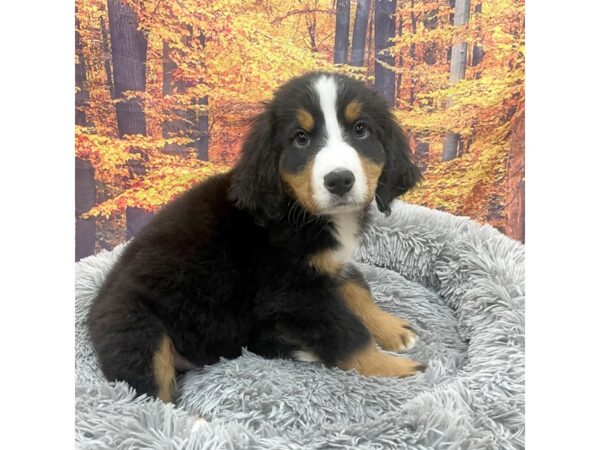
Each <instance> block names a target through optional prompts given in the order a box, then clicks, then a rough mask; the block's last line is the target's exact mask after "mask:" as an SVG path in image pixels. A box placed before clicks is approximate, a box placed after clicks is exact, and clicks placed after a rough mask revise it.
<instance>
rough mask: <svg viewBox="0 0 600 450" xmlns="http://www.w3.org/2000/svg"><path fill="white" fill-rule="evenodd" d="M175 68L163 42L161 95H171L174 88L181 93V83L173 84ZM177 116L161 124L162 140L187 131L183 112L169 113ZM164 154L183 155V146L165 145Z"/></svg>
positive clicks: (166, 45)
mask: <svg viewBox="0 0 600 450" xmlns="http://www.w3.org/2000/svg"><path fill="white" fill-rule="evenodd" d="M176 68H177V66H176V64H175V63H174V62H173V59H172V58H171V56H170V49H169V44H168V43H167V42H163V95H165V96H166V95H173V88H176V89H177V91H178V93H182V90H183V89H182V88H183V86H182V83H173V71H174V70H175V69H176ZM171 112H172V113H174V114H176V115H177V116H178V118H177V119H169V120H165V121H164V122H163V124H162V137H163V138H164V139H167V138H172V137H177V136H182V135H184V134H185V133H186V131H189V126H187V124H186V121H185V114H186V112H185V111H182V110H178V109H175V110H174V111H171ZM163 150H164V152H165V153H169V154H171V155H182V154H184V153H185V146H183V145H179V144H174V143H171V144H165V146H164V148H163Z"/></svg>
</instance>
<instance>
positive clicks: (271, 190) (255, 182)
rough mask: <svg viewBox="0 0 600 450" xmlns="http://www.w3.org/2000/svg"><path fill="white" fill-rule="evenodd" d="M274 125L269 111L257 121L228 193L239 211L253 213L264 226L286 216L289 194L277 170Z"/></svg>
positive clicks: (235, 169)
mask: <svg viewBox="0 0 600 450" xmlns="http://www.w3.org/2000/svg"><path fill="white" fill-rule="evenodd" d="M273 122H274V120H273V119H272V114H271V112H270V111H268V110H266V111H264V112H263V113H261V114H260V115H258V116H257V117H255V118H254V119H253V121H252V124H251V128H250V132H249V133H248V135H247V137H246V141H245V142H244V145H243V147H242V155H241V157H240V159H239V161H238V163H237V164H236V166H235V167H234V169H233V172H232V178H231V186H230V187H229V192H228V197H229V199H230V200H231V201H233V202H234V203H235V205H236V206H237V207H238V208H240V209H243V210H245V211H247V212H249V213H250V214H252V215H253V216H254V217H255V219H256V222H257V223H258V224H260V225H263V226H264V225H266V224H267V223H269V222H273V221H277V220H279V219H280V218H281V217H282V216H283V213H284V211H283V210H284V208H283V205H284V201H285V195H284V192H283V188H282V186H281V179H280V177H279V173H278V171H277V153H276V149H275V148H274V147H275V146H274V144H273V133H274V129H273V128H274V126H273Z"/></svg>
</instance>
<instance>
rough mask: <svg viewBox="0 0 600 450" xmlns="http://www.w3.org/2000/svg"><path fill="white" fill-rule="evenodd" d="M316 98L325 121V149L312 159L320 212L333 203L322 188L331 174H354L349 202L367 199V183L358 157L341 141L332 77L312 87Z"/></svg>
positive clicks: (321, 80) (332, 197)
mask: <svg viewBox="0 0 600 450" xmlns="http://www.w3.org/2000/svg"><path fill="white" fill-rule="evenodd" d="M314 87H315V90H316V92H317V95H318V97H319V104H320V107H321V111H322V112H323V117H324V118H325V145H324V147H323V148H322V149H320V150H319V151H318V152H317V155H316V156H315V160H314V164H313V171H312V185H313V192H314V197H315V199H314V200H315V202H316V203H317V205H318V206H319V207H320V208H322V209H327V208H329V207H331V206H333V204H334V203H335V202H336V201H337V200H338V199H339V198H338V199H336V198H335V197H336V196H335V195H334V194H332V193H331V192H329V191H328V190H327V188H325V184H324V178H325V175H327V174H328V173H329V172H332V171H334V170H340V169H341V170H350V171H351V172H352V173H353V174H354V178H355V181H354V186H353V187H352V189H351V190H350V192H348V194H346V195H347V196H348V197H347V198H348V200H350V201H353V202H356V203H361V202H363V201H364V199H365V198H366V196H367V195H368V187H367V179H366V175H365V173H364V171H363V168H362V164H361V162H360V158H359V156H358V153H357V152H356V150H354V148H352V146H350V145H349V144H348V143H346V142H345V141H344V139H343V132H342V127H341V126H340V123H339V122H338V117H337V109H336V99H337V86H336V84H335V80H334V79H333V78H332V77H329V76H326V75H323V76H321V77H319V79H317V81H316V82H315V84H314Z"/></svg>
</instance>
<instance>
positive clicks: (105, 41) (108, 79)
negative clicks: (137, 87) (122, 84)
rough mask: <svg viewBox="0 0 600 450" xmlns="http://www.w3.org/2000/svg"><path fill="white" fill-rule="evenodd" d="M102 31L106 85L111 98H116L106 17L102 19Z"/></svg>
mask: <svg viewBox="0 0 600 450" xmlns="http://www.w3.org/2000/svg"><path fill="white" fill-rule="evenodd" d="M100 29H101V31H102V53H103V54H102V59H103V60H104V71H105V72H106V85H107V86H108V91H109V92H110V98H115V86H114V83H113V74H112V66H111V62H110V45H109V44H108V32H107V31H106V24H105V23H104V17H100Z"/></svg>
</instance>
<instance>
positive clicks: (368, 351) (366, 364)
mask: <svg viewBox="0 0 600 450" xmlns="http://www.w3.org/2000/svg"><path fill="white" fill-rule="evenodd" d="M338 367H340V368H341V369H344V370H351V369H356V370H357V371H358V372H359V373H361V374H362V375H367V376H369V375H374V376H380V377H408V376H411V375H415V374H416V373H417V372H419V371H422V370H424V368H425V367H424V366H423V365H422V364H419V363H417V362H415V361H412V360H410V359H407V358H401V357H399V356H393V355H388V354H387V353H384V352H382V351H380V350H378V349H377V347H376V346H375V343H374V342H371V343H369V344H368V345H367V346H366V347H364V348H362V349H361V350H359V351H357V352H355V353H354V354H353V355H352V356H350V357H349V358H346V359H345V360H344V361H342V362H340V363H338Z"/></svg>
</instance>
